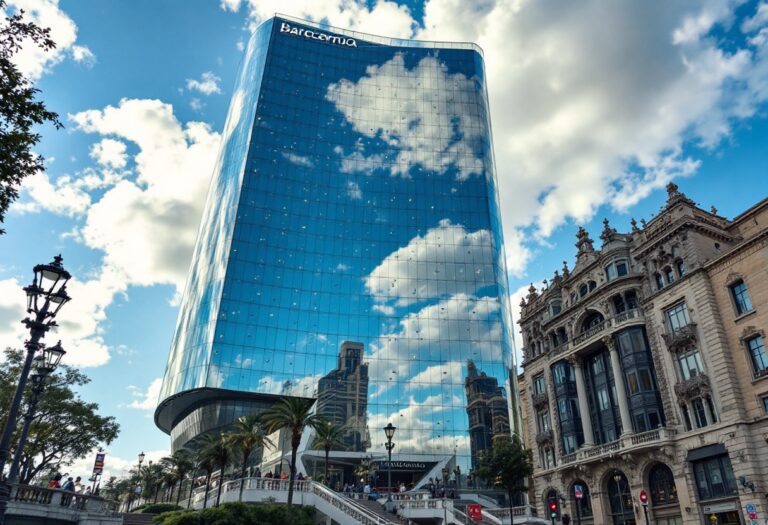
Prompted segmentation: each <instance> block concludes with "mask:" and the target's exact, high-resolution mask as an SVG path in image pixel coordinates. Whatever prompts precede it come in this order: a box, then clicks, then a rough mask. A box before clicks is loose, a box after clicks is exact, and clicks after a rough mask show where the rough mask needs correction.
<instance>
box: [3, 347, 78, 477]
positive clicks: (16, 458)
mask: <svg viewBox="0 0 768 525" xmlns="http://www.w3.org/2000/svg"><path fill="white" fill-rule="evenodd" d="M64 354H66V352H65V351H64V349H63V348H62V347H61V341H59V342H58V343H56V344H55V345H53V346H51V347H48V348H45V349H44V350H43V353H42V354H39V355H38V356H37V357H35V358H34V359H33V362H34V364H33V369H34V372H33V373H32V375H31V376H29V380H30V381H31V382H32V397H31V398H30V400H29V406H27V411H26V412H25V413H24V426H23V427H22V429H21V434H20V435H19V441H18V442H17V443H16V452H15V453H14V454H13V462H12V463H11V470H10V473H9V474H8V481H9V482H10V483H16V481H17V480H18V477H19V469H20V468H21V455H22V454H23V453H24V445H25V444H26V442H27V436H28V435H29V427H30V426H31V425H32V421H33V420H34V419H35V410H37V403H38V402H39V401H40V396H41V395H42V393H43V390H45V385H46V382H47V381H48V377H49V376H50V375H51V373H52V372H53V371H54V370H56V367H57V366H59V363H60V362H61V358H62V357H63V356H64Z"/></svg>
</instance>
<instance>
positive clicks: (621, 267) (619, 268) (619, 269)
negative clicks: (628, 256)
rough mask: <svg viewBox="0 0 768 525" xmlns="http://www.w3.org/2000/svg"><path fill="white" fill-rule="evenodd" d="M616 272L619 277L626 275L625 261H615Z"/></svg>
mask: <svg viewBox="0 0 768 525" xmlns="http://www.w3.org/2000/svg"><path fill="white" fill-rule="evenodd" d="M616 273H617V274H618V276H619V277H621V276H622V275H627V263H626V262H625V261H619V262H617V263H616Z"/></svg>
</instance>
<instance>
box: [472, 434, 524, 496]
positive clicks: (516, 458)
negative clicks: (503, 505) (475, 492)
mask: <svg viewBox="0 0 768 525" xmlns="http://www.w3.org/2000/svg"><path fill="white" fill-rule="evenodd" d="M476 472H477V475H478V476H479V477H480V478H482V479H485V480H486V481H487V482H489V483H490V484H493V485H495V486H497V487H500V488H503V489H504V490H505V491H506V492H507V495H508V496H509V501H510V505H512V501H513V498H514V496H515V495H516V494H519V493H520V492H524V491H525V490H526V488H527V486H526V483H527V480H528V478H529V477H530V476H531V474H533V462H532V459H531V451H530V450H526V448H525V447H524V446H523V444H522V442H521V441H520V439H519V438H518V437H517V436H512V439H503V440H496V441H494V443H493V446H492V447H491V449H490V450H486V451H485V452H484V453H483V454H482V455H481V457H480V464H479V466H478V468H477V469H476Z"/></svg>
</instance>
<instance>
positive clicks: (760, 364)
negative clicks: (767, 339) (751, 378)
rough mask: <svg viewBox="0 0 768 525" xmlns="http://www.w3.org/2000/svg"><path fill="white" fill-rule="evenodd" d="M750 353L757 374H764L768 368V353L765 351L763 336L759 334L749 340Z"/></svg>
mask: <svg viewBox="0 0 768 525" xmlns="http://www.w3.org/2000/svg"><path fill="white" fill-rule="evenodd" d="M747 346H749V353H750V355H751V356H752V365H753V366H754V367H755V374H757V375H763V374H764V373H765V372H766V370H768V355H766V353H765V345H764V344H763V338H762V337H760V336H759V335H758V336H757V337H753V338H752V339H750V340H749V341H747Z"/></svg>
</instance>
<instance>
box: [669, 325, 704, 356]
mask: <svg viewBox="0 0 768 525" xmlns="http://www.w3.org/2000/svg"><path fill="white" fill-rule="evenodd" d="M661 337H662V338H663V339H664V342H665V343H666V344H667V349H668V350H669V351H670V352H672V353H674V354H677V353H678V352H682V351H684V350H687V349H689V348H690V347H692V346H693V345H694V343H695V342H696V323H688V324H687V325H685V326H683V327H681V328H678V329H677V330H674V331H672V332H668V333H666V334H661Z"/></svg>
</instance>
